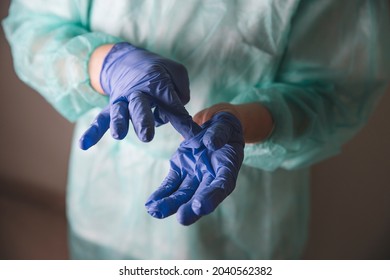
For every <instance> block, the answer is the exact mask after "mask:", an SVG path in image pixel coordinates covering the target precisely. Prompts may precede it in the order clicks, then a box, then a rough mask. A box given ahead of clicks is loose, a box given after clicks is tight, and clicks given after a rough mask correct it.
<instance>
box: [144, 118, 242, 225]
mask: <svg viewBox="0 0 390 280" xmlns="http://www.w3.org/2000/svg"><path fill="white" fill-rule="evenodd" d="M244 145H245V143H244V138H243V132H242V127H241V124H240V121H239V120H238V119H237V118H236V117H235V116H234V115H232V114H230V113H227V112H219V113H217V114H215V115H214V116H213V117H212V118H211V119H210V120H209V121H207V122H206V123H204V124H203V125H202V131H201V132H200V133H198V134H197V135H195V136H194V137H192V138H190V139H187V140H185V141H184V142H183V143H182V144H181V145H180V147H179V148H178V149H177V151H176V153H175V154H174V155H173V156H172V158H171V160H170V165H171V169H170V171H169V173H168V176H167V177H166V178H165V179H164V181H163V183H162V184H161V186H160V187H159V188H158V189H157V190H156V191H155V192H154V193H153V194H152V195H151V196H150V197H149V199H148V201H147V203H146V204H145V206H146V209H147V211H148V213H149V214H150V215H152V216H153V217H155V218H159V219H162V218H166V217H168V216H170V215H172V214H174V213H176V212H177V219H178V221H179V222H180V223H181V224H183V225H190V224H192V223H194V222H196V221H197V220H198V219H199V218H201V217H202V216H204V215H207V214H209V213H211V212H212V211H214V209H215V208H216V207H217V206H218V205H219V204H220V203H221V202H222V201H223V200H224V199H225V198H226V197H227V196H228V195H229V194H230V193H231V192H232V191H233V190H234V188H235V185H236V180H237V176H238V172H239V170H240V167H241V164H242V161H243V158H244Z"/></svg>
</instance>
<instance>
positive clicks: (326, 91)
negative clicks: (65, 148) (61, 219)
mask: <svg viewBox="0 0 390 280" xmlns="http://www.w3.org/2000/svg"><path fill="white" fill-rule="evenodd" d="M3 28H4V30H5V33H6V36H7V38H8V40H9V43H10V45H11V49H12V54H13V58H14V65H15V70H16V72H17V74H18V75H19V77H20V79H21V80H23V81H24V82H25V83H27V84H28V85H30V86H31V87H32V88H34V89H35V90H36V91H38V92H39V93H40V94H42V95H43V96H44V97H45V98H46V99H47V100H48V102H50V103H51V104H52V105H53V106H54V107H55V108H56V109H57V110H58V111H59V112H60V113H61V114H62V115H63V116H64V117H65V118H67V119H68V120H70V121H76V126H75V132H74V141H73V149H72V153H71V158H70V165H69V177H68V187H67V216H68V220H69V244H70V252H71V257H72V258H75V259H294V258H300V257H301V256H302V252H303V250H304V246H305V241H306V239H307V230H308V218H309V181H310V178H309V173H310V166H311V165H312V164H314V163H317V162H319V161H321V160H323V159H325V158H328V157H330V156H334V155H336V154H337V153H339V152H340V150H341V147H342V145H343V144H344V143H346V142H347V141H348V140H349V139H351V138H352V137H353V136H354V135H355V134H356V133H357V132H358V131H359V129H360V128H361V127H362V126H363V125H364V123H365V122H366V120H367V118H368V117H369V115H370V113H371V112H372V111H373V109H374V108H375V104H376V103H377V102H378V100H379V98H380V96H381V95H382V94H383V93H384V91H385V89H386V88H387V87H388V86H389V81H390V54H389V49H390V42H389V40H390V39H389V33H388V31H389V30H390V19H389V4H388V1H379V0H378V1H370V0H347V1H337V0H323V1H309V0H292V1H275V0H266V1H229V0H217V1H201V0H191V1H175V0H170V1H164V2H162V1H135V0H133V1H125V0H118V1H115V2H110V3H109V2H108V1H92V0H91V1H71V0H68V1H61V2H58V1H43V0H37V1H33V2H32V1H27V0H14V1H12V3H11V6H10V10H9V15H8V17H7V18H6V19H5V20H4V21H3ZM189 92H191V99H190V100H189ZM99 93H100V94H99ZM191 115H194V118H193V120H195V121H196V122H197V123H198V124H199V125H201V127H199V126H198V125H197V124H195V123H193V121H192V118H191V117H190V116H191ZM129 120H130V121H129ZM154 125H156V126H158V127H157V128H156V129H155V128H154ZM131 126H133V128H134V132H133V131H132V129H129V127H131ZM107 130H109V131H110V133H105V132H106V131H107ZM110 134H111V135H110ZM180 135H181V136H180ZM206 135H208V136H207V137H206ZM221 135H222V136H221ZM183 138H184V141H183ZM117 140H120V141H117ZM140 140H141V141H140ZM221 141H222V142H221ZM145 142H147V143H145ZM244 142H245V147H244ZM79 146H80V147H81V148H82V149H87V151H83V150H82V149H80V148H79ZM199 151H200V152H201V154H199V153H198V152H199ZM218 152H220V153H221V154H222V155H221V156H220V155H219V154H218V155H217V156H215V155H216V154H217V153H218ZM229 152H231V153H230V154H229ZM204 155H205V156H204ZM227 155H228V156H227ZM230 155H231V156H232V161H230V162H229V160H228V159H230V157H229V156H230ZM241 157H242V158H241ZM226 159H227V160H226ZM198 160H199V161H200V162H201V165H200V167H199V166H198V165H196V163H197V161H198ZM208 161H209V162H208ZM241 162H242V164H241ZM210 166H211V169H210ZM215 166H219V167H221V166H222V167H224V166H227V167H228V168H230V169H229V170H228V171H227V172H226V173H224V175H226V176H230V178H228V179H226V180H227V181H229V182H230V185H229V188H230V189H229V191H224V193H223V195H222V197H219V196H218V195H217V196H218V201H216V202H215V201H213V199H210V197H209V195H210V194H209V193H207V191H206V193H202V195H203V194H204V196H202V198H201V199H198V200H196V201H195V200H191V198H192V197H195V195H196V194H197V193H196V192H197V190H196V188H195V189H193V188H184V189H182V192H181V193H176V194H175V193H174V192H175V188H177V184H180V182H182V180H183V178H180V179H178V178H177V177H173V176H177V174H179V173H175V172H184V173H182V174H187V175H188V174H189V175H191V176H190V177H191V180H194V178H195V177H196V178H198V179H199V178H203V177H197V176H205V178H206V179H207V180H206V182H204V183H203V181H202V182H199V180H198V182H197V183H196V184H195V185H196V187H198V185H199V184H201V185H202V184H203V185H202V186H199V189H202V190H204V189H207V186H211V185H212V184H210V180H212V179H215V178H218V176H217V175H216V174H212V172H213V171H216V170H215V169H213V168H214V167H215ZM198 168H199V169H198ZM177 170H179V171H177ZM238 170H239V171H238ZM186 172H187V173H186ZM236 173H237V174H236ZM167 174H169V175H168V176H167ZM172 174H173V175H172ZM175 174H176V175H175ZM180 174H181V173H180ZM210 174H211V175H213V176H214V177H213V176H211V175H210ZM232 174H233V175H232ZM235 175H237V176H236V177H235ZM166 176H167V177H166ZM210 176H211V177H210ZM164 178H165V180H164ZM209 178H212V179H209ZM224 178H225V177H223V178H222V179H224ZM185 180H186V179H184V181H185ZM184 181H183V183H182V184H184ZM162 182H163V183H162ZM193 184H194V183H193V181H191V184H190V186H193ZM174 185H176V187H173V186H174ZM217 185H218V184H217ZM158 186H161V188H157V187H158ZM218 186H219V185H218ZM218 186H216V185H214V188H213V190H214V189H218ZM172 188H173V189H172ZM233 189H234V191H233ZM187 191H188V192H187ZM172 193H174V194H175V195H177V196H175V195H174V199H173V204H174V205H172V204H170V203H171V200H170V199H171V198H170V195H171V194H172ZM194 193H195V194H194ZM181 195H183V196H184V197H185V199H184V200H180V197H181ZM198 198H199V196H198ZM188 199H190V202H191V204H190V205H189V206H188ZM222 200H223V201H222ZM167 201H168V202H167ZM204 201H206V202H207V203H203V202H204ZM209 201H211V202H212V203H211V204H212V205H211V206H210V205H209V204H208V203H209ZM186 203H187V204H186ZM219 203H220V204H219ZM145 204H146V209H145ZM206 204H207V205H206ZM218 204H219V205H218ZM209 206H210V207H211V208H210V207H209ZM181 207H182V208H181ZM180 209H184V210H183V211H181V210H180ZM149 214H150V215H149ZM151 215H152V216H153V217H155V218H158V219H155V218H153V217H151ZM175 216H177V219H176V218H175ZM182 224H185V225H188V226H183V225H182Z"/></svg>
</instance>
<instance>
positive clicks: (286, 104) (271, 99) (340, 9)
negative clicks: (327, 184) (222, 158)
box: [233, 0, 390, 171]
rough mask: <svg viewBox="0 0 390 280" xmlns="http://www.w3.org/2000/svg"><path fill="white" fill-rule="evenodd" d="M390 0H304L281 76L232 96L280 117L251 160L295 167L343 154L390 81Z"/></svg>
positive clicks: (253, 148)
mask: <svg viewBox="0 0 390 280" xmlns="http://www.w3.org/2000/svg"><path fill="white" fill-rule="evenodd" d="M389 11H390V9H389V6H388V1H371V0H358V1H355V0H353V1H336V0H335V1H328V0H324V1H321V0H320V1H310V0H307V1H302V2H301V4H300V6H299V8H298V10H297V12H296V14H295V16H294V18H293V20H292V23H291V28H290V31H289V35H288V37H287V36H286V37H287V38H288V39H287V40H286V41H287V42H286V47H285V51H284V54H283V58H282V59H281V63H280V65H279V66H278V71H277V73H276V75H275V79H274V80H273V81H272V82H270V83H267V84H259V85H258V86H256V87H255V88H253V89H251V90H249V91H248V92H245V93H243V94H241V95H240V96H238V97H237V98H236V99H235V100H234V102H233V103H244V102H262V103H263V104H264V105H265V106H267V107H268V108H269V110H270V112H271V114H272V116H273V118H274V121H275V127H274V130H273V133H272V135H271V136H270V137H269V138H268V139H267V141H265V142H263V143H259V144H249V145H246V148H245V159H244V164H247V165H250V166H253V167H257V168H261V169H264V170H269V171H272V170H275V169H276V168H279V167H281V168H285V169H295V168H302V167H306V166H309V165H311V164H313V163H316V162H318V161H320V160H322V159H325V158H327V157H330V156H333V155H336V154H337V153H338V152H339V151H340V148H341V146H342V145H343V144H344V143H345V142H346V141H348V140H349V139H351V138H352V137H353V136H354V135H355V134H356V133H357V132H358V131H359V129H360V128H361V127H362V126H363V125H364V124H365V123H366V121H367V119H368V117H369V116H370V114H371V113H372V111H373V110H374V107H375V105H376V104H377V102H378V100H379V98H380V96H381V95H382V94H383V93H384V92H385V91H386V89H387V88H388V87H389V80H390V42H389V41H390V21H389V16H390V12H389Z"/></svg>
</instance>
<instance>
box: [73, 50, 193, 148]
mask: <svg viewBox="0 0 390 280" xmlns="http://www.w3.org/2000/svg"><path fill="white" fill-rule="evenodd" d="M100 84H101V86H102V88H103V90H104V92H105V93H106V94H108V95H109V99H110V102H109V105H108V106H107V107H106V108H104V109H103V110H102V111H101V112H100V113H99V114H98V116H97V117H96V119H95V120H94V122H93V123H92V124H91V126H90V128H89V129H88V130H87V131H86V132H85V133H84V135H83V136H82V137H81V139H80V147H81V148H82V149H83V150H87V149H89V148H90V147H91V146H93V145H95V144H96V143H97V142H98V141H99V140H100V139H101V138H102V136H103V135H104V133H105V132H106V131H107V130H108V128H110V131H111V135H112V137H113V138H115V139H123V138H124V137H125V136H126V135H127V132H128V129H129V120H131V122H132V123H133V127H134V130H135V133H136V134H137V136H138V138H139V139H140V140H141V141H143V142H149V141H151V140H152V139H153V137H154V126H155V125H156V126H158V125H162V124H165V123H167V122H171V124H172V126H173V127H174V128H175V129H176V130H177V131H178V132H179V133H180V134H181V135H182V136H183V137H184V138H185V139H187V138H190V137H192V136H194V135H195V134H196V133H197V132H199V127H198V126H197V125H196V124H195V123H194V122H193V121H192V118H191V116H190V115H189V114H188V112H187V110H186V109H185V108H184V104H186V103H188V101H189V99H190V90H189V80H188V74H187V70H186V69H185V67H184V66H183V65H181V64H179V63H176V62H174V61H172V60H169V59H166V58H163V57H161V56H158V55H156V54H154V53H151V52H148V51H146V50H144V49H141V48H136V47H134V46H132V45H130V44H129V43H118V44H116V45H114V46H113V47H112V49H111V50H110V51H109V53H108V54H107V56H106V57H105V59H104V62H103V66H102V70H101V73H100ZM153 108H154V111H152V109H153Z"/></svg>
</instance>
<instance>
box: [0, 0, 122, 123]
mask: <svg viewBox="0 0 390 280" xmlns="http://www.w3.org/2000/svg"><path fill="white" fill-rule="evenodd" d="M91 2H92V1H87V0H81V1H75V0H74V1H73V0H65V1H44V0H36V1H30V0H13V1H12V3H11V6H10V9H9V15H8V17H7V18H6V19H5V20H4V21H3V22H2V25H3V28H4V31H5V34H6V37H7V39H8V41H9V43H10V46H11V51H12V56H13V61H14V69H15V71H16V73H17V75H18V76H19V78H20V79H21V80H22V81H23V82H25V83H26V84H27V85H29V86H30V87H32V88H33V89H35V90H36V91H38V92H39V93H40V94H41V95H42V96H43V97H44V98H45V99H46V100H47V101H48V102H49V103H50V104H51V105H52V106H53V107H54V108H56V110H57V111H59V112H60V113H61V114H62V115H63V116H64V117H65V118H67V119H68V120H69V121H75V120H77V118H78V117H80V116H81V115H82V114H84V113H85V112H86V111H88V110H90V109H91V108H94V107H102V106H104V105H105V104H106V103H107V98H106V97H104V96H102V95H100V94H98V93H97V92H96V91H94V90H93V89H92V87H91V86H90V82H89V75H88V68H87V66H88V60H89V57H90V55H91V53H92V52H93V50H94V49H95V48H96V47H98V46H100V45H102V44H107V43H116V42H118V41H120V39H119V38H116V37H113V36H110V35H107V34H104V33H99V32H91V31H90V30H89V16H90V15H89V13H90V11H91Z"/></svg>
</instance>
